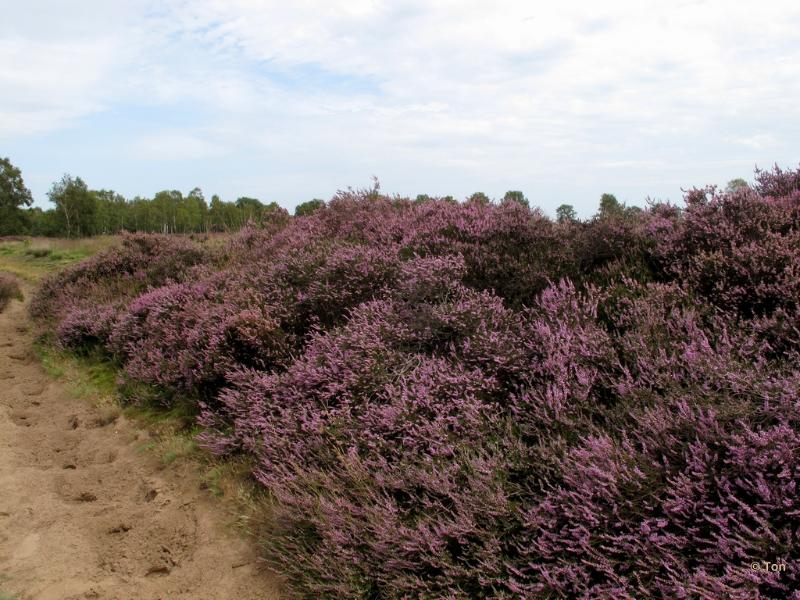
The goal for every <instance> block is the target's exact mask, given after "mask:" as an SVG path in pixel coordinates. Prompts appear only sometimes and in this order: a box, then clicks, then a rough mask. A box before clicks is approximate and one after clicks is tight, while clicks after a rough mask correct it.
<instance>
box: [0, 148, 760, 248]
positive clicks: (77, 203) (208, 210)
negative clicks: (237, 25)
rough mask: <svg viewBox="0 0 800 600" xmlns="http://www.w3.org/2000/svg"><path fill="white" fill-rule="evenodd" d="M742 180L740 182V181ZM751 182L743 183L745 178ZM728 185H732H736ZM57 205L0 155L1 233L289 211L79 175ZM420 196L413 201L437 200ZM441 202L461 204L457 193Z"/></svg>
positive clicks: (197, 225) (226, 223)
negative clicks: (149, 192)
mask: <svg viewBox="0 0 800 600" xmlns="http://www.w3.org/2000/svg"><path fill="white" fill-rule="evenodd" d="M739 181H741V180H735V181H734V182H731V184H733V183H737V182H739ZM741 183H743V184H744V185H747V184H746V183H745V182H744V181H741ZM731 184H729V186H730V185H731ZM47 196H48V198H49V199H50V202H51V203H52V204H53V208H49V209H42V208H40V207H33V206H32V204H33V197H32V196H31V193H30V190H28V188H27V187H26V186H25V183H24V181H23V179H22V173H21V172H20V170H19V169H18V168H17V167H15V166H14V165H12V164H11V162H10V160H9V159H8V158H0V235H34V236H49V237H87V236H93V235H106V234H115V233H119V232H121V231H131V232H135V231H139V232H149V233H207V232H222V231H235V230H238V229H240V228H242V227H243V226H244V225H246V224H247V223H249V222H252V223H259V222H262V221H263V220H264V219H267V218H271V217H274V216H277V215H279V214H281V213H282V214H285V215H288V213H287V211H286V210H285V209H283V208H281V207H280V206H279V205H278V204H277V203H275V202H270V203H268V204H265V203H263V202H261V201H260V200H258V199H257V198H249V197H246V196H242V197H240V198H238V199H237V200H235V201H233V202H226V201H224V200H221V199H220V197H219V196H217V195H214V196H212V197H211V201H210V202H208V201H206V198H205V196H204V195H203V192H202V190H200V188H195V189H193V190H192V191H190V192H189V193H188V194H187V195H184V194H183V193H181V192H180V191H178V190H164V191H161V192H158V193H157V194H156V195H155V196H154V197H153V198H141V197H138V196H137V197H135V198H133V199H127V198H125V197H123V196H121V195H120V194H118V193H116V192H114V191H112V190H93V189H90V188H89V187H88V186H87V185H86V183H85V182H84V181H83V180H82V179H81V178H80V177H72V176H71V175H64V176H63V177H62V178H61V179H60V180H58V181H56V182H55V183H53V186H52V187H51V189H50V191H49V192H48V193H47ZM433 199H434V198H432V197H431V196H428V195H427V194H420V195H418V196H417V197H416V198H415V199H414V202H418V203H419V202H426V201H429V200H433ZM438 199H439V200H445V201H451V202H457V200H456V199H455V198H454V197H452V196H445V197H443V198H438ZM466 201H467V202H479V203H486V204H488V203H491V202H492V200H491V199H490V198H489V197H488V196H487V195H486V194H484V193H483V192H476V193H474V194H472V195H471V196H469V197H468V198H467V199H466ZM500 201H501V202H518V203H520V204H522V205H524V206H526V207H529V202H528V199H527V198H526V197H525V195H524V194H523V193H522V192H521V191H519V190H510V191H508V192H506V194H505V195H504V196H503V198H502V199H501V200H500ZM322 206H325V202H324V201H323V200H319V199H314V200H309V201H308V202H304V203H302V204H300V205H298V206H297V207H296V208H295V211H294V214H295V216H305V215H309V214H311V213H312V212H314V211H315V210H317V209H318V208H320V207H322ZM639 210H640V209H639V208H637V207H635V206H632V207H627V206H625V205H624V204H622V203H620V202H619V201H618V200H617V199H616V197H615V196H614V195H613V194H603V196H602V198H601V199H600V206H599V210H598V213H597V215H596V217H599V218H603V217H609V216H615V215H622V214H630V213H632V212H636V211H639ZM556 219H557V220H558V221H559V222H564V221H577V220H578V217H577V213H576V212H575V209H574V207H572V206H571V205H569V204H562V205H561V206H559V207H558V208H557V209H556Z"/></svg>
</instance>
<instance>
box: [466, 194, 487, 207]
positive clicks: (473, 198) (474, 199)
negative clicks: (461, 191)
mask: <svg viewBox="0 0 800 600" xmlns="http://www.w3.org/2000/svg"><path fill="white" fill-rule="evenodd" d="M491 203H492V201H491V199H490V198H489V196H487V195H486V194H484V193H483V192H475V193H474V194H471V195H470V196H469V197H468V198H467V204H484V205H486V204H491Z"/></svg>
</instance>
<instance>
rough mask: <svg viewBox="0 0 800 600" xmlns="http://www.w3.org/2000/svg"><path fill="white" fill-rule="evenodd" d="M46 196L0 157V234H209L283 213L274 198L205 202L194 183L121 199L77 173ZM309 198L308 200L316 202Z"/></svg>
mask: <svg viewBox="0 0 800 600" xmlns="http://www.w3.org/2000/svg"><path fill="white" fill-rule="evenodd" d="M48 197H49V199H50V201H51V202H52V203H53V205H54V208H52V209H49V210H42V209H41V208H38V207H34V208H27V209H26V208H24V207H29V206H30V205H31V202H32V199H31V194H30V191H29V190H28V189H27V188H26V187H25V184H24V182H23V180H22V176H21V174H20V171H19V169H17V168H15V167H14V166H13V165H12V164H11V163H10V162H9V160H8V159H7V158H6V159H0V235H32V236H47V237H67V238H78V237H86V236H95V235H109V234H115V233H120V232H125V231H127V232H158V233H208V232H223V231H236V230H238V229H241V228H242V227H244V226H245V225H246V224H247V223H261V222H263V221H264V220H265V219H275V218H280V217H282V216H288V214H287V213H286V211H285V210H284V209H282V208H280V207H279V206H278V205H277V204H276V203H275V202H270V203H269V204H263V203H262V202H261V201H259V200H257V199H256V198H247V197H241V198H239V199H237V200H236V201H235V202H224V201H222V200H221V199H220V198H219V197H218V196H212V198H211V202H210V204H209V203H208V202H206V200H205V197H204V196H203V192H202V191H201V190H200V189H198V188H195V189H193V190H192V191H191V192H189V194H188V195H186V196H184V195H183V194H182V193H181V192H179V191H177V190H165V191H163V192H159V193H157V194H156V195H155V196H154V197H153V198H139V197H136V198H133V199H130V200H128V199H125V198H124V197H122V196H121V195H119V194H117V193H116V192H113V191H111V190H92V189H90V188H89V187H88V186H87V184H86V183H85V182H84V181H83V180H82V179H81V178H80V177H72V176H70V175H64V176H63V177H62V178H61V179H60V180H59V181H57V182H56V183H54V184H53V187H52V188H51V190H50V191H49V192H48ZM317 202H321V201H318V200H314V201H312V202H310V203H306V204H308V205H313V206H317V205H316V204H314V203H317Z"/></svg>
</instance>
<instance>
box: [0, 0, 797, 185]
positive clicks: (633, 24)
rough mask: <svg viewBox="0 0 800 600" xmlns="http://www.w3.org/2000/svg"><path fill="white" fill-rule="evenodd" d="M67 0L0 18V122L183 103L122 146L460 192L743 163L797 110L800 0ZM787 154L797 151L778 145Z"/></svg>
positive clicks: (23, 126) (57, 123)
mask: <svg viewBox="0 0 800 600" xmlns="http://www.w3.org/2000/svg"><path fill="white" fill-rule="evenodd" d="M69 5H70V7H69V8H65V7H64V6H62V4H61V3H56V2H43V1H41V0H40V1H38V2H36V3H35V6H33V7H32V8H28V7H27V5H26V7H23V8H19V7H13V8H12V9H11V10H10V14H9V15H8V18H7V20H6V23H7V24H8V23H10V25H7V26H6V29H5V30H4V29H3V26H2V25H0V34H2V37H0V52H2V55H3V56H4V57H11V60H7V61H6V60H4V61H3V64H2V65H0V86H2V89H3V90H4V93H3V94H2V95H0V139H11V140H14V139H20V137H24V135H27V134H29V133H31V132H38V133H42V132H47V131H49V130H53V129H57V128H59V127H65V126H68V125H70V124H75V123H76V122H78V121H77V120H78V119H80V118H86V117H87V116H91V115H93V114H99V113H102V112H103V111H107V110H113V109H116V108H117V107H120V106H131V105H132V106H134V107H142V106H144V107H148V108H150V109H153V110H156V111H157V110H158V109H159V107H165V108H168V109H169V110H170V111H173V113H174V112H176V111H177V112H178V113H179V114H180V113H181V112H182V111H184V109H185V114H186V115H187V117H186V119H174V118H172V117H170V119H171V120H170V121H169V122H167V123H163V122H159V121H158V119H156V120H155V121H154V122H152V123H148V124H146V125H148V126H147V127H145V128H144V132H145V133H137V134H135V135H136V136H137V137H136V139H134V140H133V141H132V146H131V151H132V152H133V154H134V155H135V156H139V157H149V158H150V159H152V160H156V159H159V158H174V159H178V158H183V159H190V158H191V159H201V158H210V157H219V156H221V155H223V154H226V153H227V155H228V156H231V157H235V156H236V155H237V152H238V153H240V154H241V155H242V159H243V160H249V158H247V157H262V158H265V159H269V160H276V161H280V162H281V163H282V164H285V165H286V166H287V168H289V167H291V169H292V170H295V171H299V170H302V168H303V163H300V162H296V163H292V162H291V161H292V160H294V161H305V163H304V164H306V165H326V166H325V167H324V168H326V169H329V170H331V171H335V170H337V169H338V170H339V171H341V172H351V170H352V169H353V168H354V167H358V168H370V172H375V171H378V172H379V174H380V171H388V172H390V173H395V174H396V175H395V177H396V183H397V184H398V185H399V186H402V185H406V186H411V185H424V184H426V183H428V182H429V181H430V178H428V179H425V178H422V179H415V178H417V177H419V176H418V173H419V172H420V170H425V169H436V168H437V167H440V168H441V170H442V176H443V177H445V178H447V181H446V183H447V184H448V185H451V186H452V188H458V189H453V190H452V191H453V193H467V192H469V191H471V190H470V189H467V186H475V185H483V182H485V183H486V185H501V184H499V183H496V182H498V181H508V182H509V183H508V185H509V186H511V185H513V186H515V187H522V186H523V185H530V186H532V187H535V186H539V185H540V183H541V182H542V181H543V178H544V179H547V178H549V181H550V182H551V183H552V182H557V183H559V184H563V183H564V182H570V181H575V180H578V179H582V178H583V179H586V180H589V179H591V178H592V177H594V178H595V179H598V180H602V179H603V177H605V176H606V175H608V174H609V173H610V174H613V176H614V177H619V171H620V169H621V168H622V167H625V168H630V169H642V170H643V171H646V172H647V173H648V174H652V176H653V177H654V180H658V179H659V173H662V174H663V173H666V171H667V170H668V171H669V174H668V175H664V177H668V178H669V179H670V181H672V179H673V178H674V173H673V170H675V169H676V168H686V169H689V171H691V168H693V166H697V165H699V164H700V163H701V162H703V164H705V165H706V166H713V165H714V164H717V165H743V166H744V168H750V167H751V166H752V164H753V163H754V162H756V159H759V160H760V159H762V158H763V153H764V152H767V151H769V150H771V149H776V148H787V147H789V146H790V144H789V138H790V136H792V135H796V134H797V132H798V129H800V107H798V105H797V103H796V98H797V97H798V96H799V95H800V78H798V77H797V67H796V65H797V64H800V43H798V42H797V38H796V31H797V26H798V25H800V7H799V6H798V5H797V4H796V3H795V2H789V1H787V0H765V1H763V2H761V3H759V5H758V10H753V8H752V6H751V5H747V4H735V3H733V4H732V3H730V2H724V1H722V0H708V1H682V2H681V1H679V2H672V3H662V2H656V1H654V0H651V1H641V0H610V1H609V2H603V3H594V2H576V1H574V0H564V1H562V2H558V3H530V2H524V1H509V0H505V1H500V2H496V3H494V4H492V5H489V4H487V3H486V2H478V1H477V0H468V1H465V0H445V1H440V2H435V3H434V2H426V1H422V0H411V1H408V2H380V1H372V0H342V1H324V2H323V1H308V0H306V1H299V2H292V3H286V2H278V1H269V0H167V1H166V2H153V1H149V0H137V1H135V2H126V3H107V2H99V0H91V1H87V2H77V3H69ZM192 113H197V114H198V116H196V117H195V120H194V121H192V120H191V119H190V118H189V115H191V114H192ZM165 119H166V117H165ZM786 124H788V125H789V126H786ZM159 129H163V131H159ZM154 132H155V133H154ZM782 159H792V160H796V159H797V155H795V156H793V157H784V156H773V157H771V159H770V161H769V162H772V160H782ZM397 163H401V164H403V165H405V171H403V172H401V170H400V169H399V168H397ZM414 166H417V167H418V169H417V170H415V169H414ZM690 167H691V168H690ZM725 168H726V169H729V170H734V169H736V168H737V167H735V166H728V167H725ZM576 169H588V171H586V172H584V173H583V174H582V175H581V177H574V176H572V175H571V174H572V173H574V172H575V170H576ZM606 171H608V172H609V173H606ZM717 172H719V173H721V174H722V168H721V167H720V168H719V169H718V171H717ZM727 172H728V171H725V173H727ZM710 176H713V175H712V174H710ZM403 177H405V180H404V179H403ZM661 179H663V177H662V178H661ZM275 185H279V183H275ZM542 185H543V186H544V184H542ZM461 187H463V188H464V189H463V190H462V189H460V188H461ZM541 189H542V190H545V189H546V186H544V187H542V188H541ZM576 189H577V188H576ZM399 191H406V190H399ZM408 191H409V192H410V191H412V190H408ZM416 191H421V190H416ZM500 191H502V190H500Z"/></svg>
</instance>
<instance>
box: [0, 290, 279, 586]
mask: <svg viewBox="0 0 800 600" xmlns="http://www.w3.org/2000/svg"><path fill="white" fill-rule="evenodd" d="M25 323H26V321H25V309H24V306H23V305H22V304H20V303H19V302H13V303H12V304H11V305H10V306H9V307H8V308H7V309H6V311H5V312H3V313H2V314H0V591H2V592H4V593H7V594H13V593H18V594H19V595H20V598H22V599H28V598H30V599H42V600H45V599H58V600H63V599H82V598H103V599H106V598H107V599H118V600H124V599H134V598H135V599H140V598H141V599H156V598H162V599H166V598H202V599H209V600H211V599H222V598H226V599H227V598H231V599H243V600H246V599H250V598H277V592H276V585H275V583H274V579H273V578H271V577H270V576H269V575H267V574H265V573H263V572H260V571H259V570H258V569H257V560H256V558H255V556H254V553H253V549H252V547H251V545H250V544H248V543H247V542H246V541H244V540H242V539H239V538H237V537H236V535H235V534H234V533H232V532H231V531H229V529H226V528H225V526H224V523H225V522H226V521H229V520H230V517H229V515H227V514H226V513H225V511H224V510H223V509H222V508H221V507H220V505H219V503H218V502H216V501H215V500H213V499H211V498H209V497H208V492H204V491H201V490H200V489H199V486H198V480H197V476H196V474H195V473H194V472H193V471H190V472H185V473H183V474H179V473H176V472H173V471H172V470H170V471H159V469H158V465H157V464H156V461H155V460H153V459H148V458H147V457H143V456H142V454H141V453H138V452H136V450H135V449H136V447H137V446H139V445H141V444H142V439H143V436H146V435H147V434H146V433H144V432H140V431H138V430H137V429H136V428H135V427H134V426H133V425H132V424H130V423H127V422H125V420H124V418H120V419H118V420H116V421H115V422H113V423H107V424H104V423H103V420H102V419H100V418H99V416H100V415H99V413H97V411H96V409H93V408H92V407H90V406H89V405H88V404H87V403H86V402H83V401H80V400H76V399H73V398H71V397H70V396H69V395H68V394H67V393H66V391H65V390H64V389H63V388H62V387H61V385H60V384H59V383H57V382H54V381H52V380H51V379H50V378H49V377H48V376H47V375H46V374H45V373H44V372H43V371H42V369H41V367H40V366H39V364H38V363H37V361H36V359H35V358H34V357H33V356H32V355H31V353H30V340H29V336H28V335H27V334H26V332H25V327H26V324H25Z"/></svg>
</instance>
